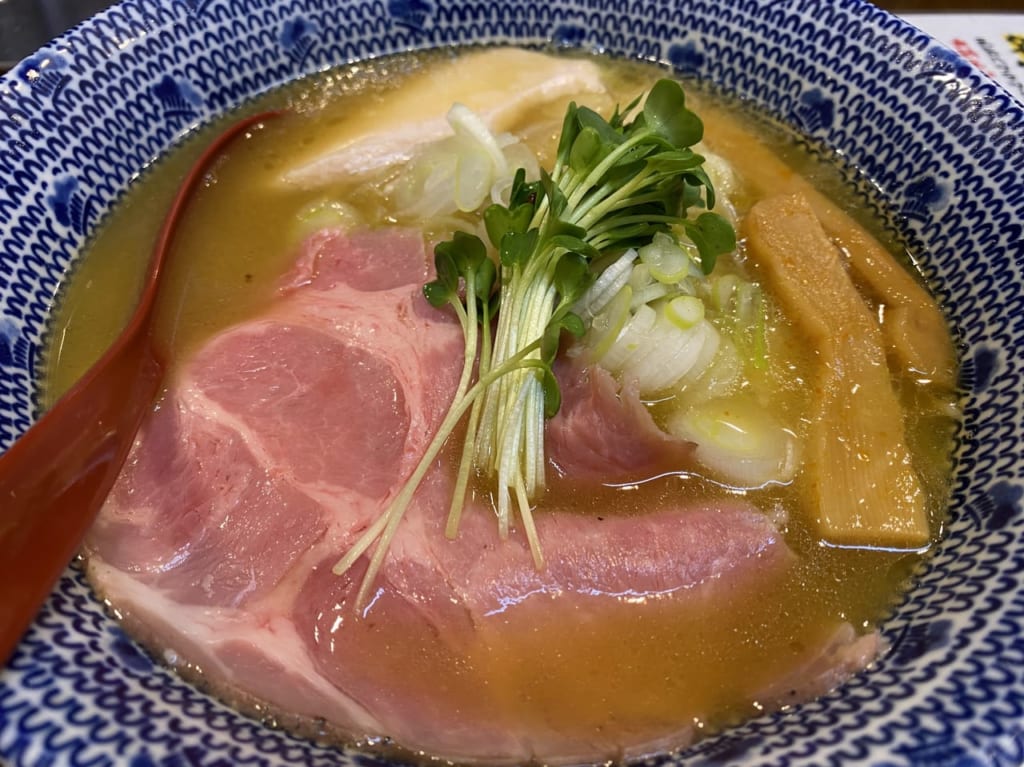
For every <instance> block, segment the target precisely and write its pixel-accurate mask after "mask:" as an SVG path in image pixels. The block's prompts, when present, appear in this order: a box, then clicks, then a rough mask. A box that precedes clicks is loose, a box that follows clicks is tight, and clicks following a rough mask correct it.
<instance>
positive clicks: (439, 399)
mask: <svg viewBox="0 0 1024 767" xmlns="http://www.w3.org/2000/svg"><path fill="white" fill-rule="evenodd" d="M367 254H376V257H374V258H368V257H367ZM427 274H428V269H427V256H426V253H425V249H424V247H423V243H422V240H421V238H420V237H419V236H418V235H416V234H414V233H410V232H408V231H402V230H380V231H377V232H370V233H364V234H359V235H344V234H339V233H324V234H321V235H317V236H315V237H313V238H312V239H311V240H310V241H309V243H308V244H307V248H306V250H305V252H304V254H303V256H302V257H301V258H300V259H299V261H298V264H297V266H296V269H295V271H294V272H293V273H292V274H291V275H289V277H288V279H287V280H286V282H287V285H286V287H285V289H284V291H283V296H282V298H281V300H280V301H279V302H278V303H277V304H276V305H275V306H273V307H272V308H270V309H269V310H268V311H267V312H266V313H265V314H264V315H262V316H260V317H259V318H256V319H253V320H251V321H249V322H245V323H242V324H240V325H238V326H236V327H234V328H231V329H229V330H227V331H225V332H222V333H220V334H219V335H217V336H216V337H214V338H213V339H211V340H210V341H209V342H208V343H207V344H206V345H205V346H204V347H203V348H201V349H200V350H199V351H198V352H197V353H196V355H195V356H194V357H193V358H192V359H191V360H190V361H188V362H187V363H185V364H183V365H182V366H181V367H180V368H179V370H178V371H177V372H176V374H175V376H174V379H173V381H172V382H171V385H170V387H169V390H168V393H167V395H166V397H165V399H164V401H163V402H162V403H161V405H160V407H159V409H158V411H157V412H156V413H155V415H154V416H153V417H152V418H151V419H150V420H149V422H148V423H147V424H146V426H145V427H144V429H143V430H142V432H141V433H140V437H139V440H138V443H137V445H136V447H135V449H134V450H133V453H132V456H131V458H130V460H129V462H128V464H127V466H126V469H125V472H124V474H123V475H122V477H121V478H120V480H119V482H118V484H117V486H116V487H115V489H114V492H113V493H112V495H111V498H110V500H109V502H108V504H107V505H106V507H105V508H104V509H103V511H102V513H101V515H100V518H99V521H98V523H97V525H96V527H95V528H94V530H93V531H92V534H91V535H90V537H89V541H88V549H89V553H90V561H89V569H90V572H91V575H92V577H93V579H94V581H95V582H96V583H97V585H98V587H99V589H100V590H101V591H102V592H103V593H104V594H105V595H106V597H107V598H108V599H109V600H110V601H111V602H112V603H113V604H114V605H115V606H116V608H117V609H118V610H119V611H120V612H121V613H122V614H124V615H125V616H126V619H127V620H128V622H129V623H130V624H131V625H133V626H135V627H137V628H139V630H140V631H141V632H142V633H143V634H144V635H146V636H147V637H148V639H149V641H150V642H151V643H152V644H153V645H154V646H157V647H160V648H163V649H164V650H165V654H166V656H167V657H168V658H170V659H172V660H173V661H174V662H176V663H177V664H179V665H182V666H186V665H187V666H188V667H192V668H195V667H198V668H200V669H202V671H203V674H204V676H205V679H206V681H207V683H208V684H209V685H210V686H211V687H212V688H214V689H216V690H219V691H220V692H222V693H223V694H225V695H227V696H229V697H236V698H237V697H240V698H241V699H242V700H245V701H249V702H257V703H258V704H259V705H260V706H262V709H261V710H263V711H267V710H268V709H269V710H270V711H272V712H275V713H277V714H281V713H284V714H287V716H283V717H282V720H283V721H288V719H289V716H290V717H295V718H297V719H299V720H303V721H306V722H321V723H326V725H325V726H326V727H327V728H328V729H334V730H336V731H339V732H342V733H347V734H349V735H353V736H356V737H359V736H375V737H380V736H385V737H389V738H392V739H394V741H395V742H397V743H398V744H399V745H401V746H404V747H406V748H409V749H412V750H421V751H424V752H427V753H429V754H431V755H435V756H441V757H448V758H452V759H457V760H461V761H466V760H471V761H475V760H483V761H492V762H513V761H514V762H522V761H526V760H538V761H544V762H590V761H600V760H603V759H607V758H615V757H621V756H623V755H640V754H644V753H648V752H651V751H655V750H662V749H665V748H671V747H675V746H681V745H685V744H686V743H687V742H689V740H690V739H691V737H692V732H691V729H690V728H691V724H692V721H693V717H694V716H696V715H699V714H701V713H703V712H701V711H694V712H690V714H692V715H680V716H679V717H677V718H672V719H671V720H670V721H665V720H662V719H658V718H655V719H653V720H652V721H646V720H644V721H639V720H638V721H631V720H629V719H628V717H627V718H625V719H624V720H621V721H620V720H613V721H604V720H602V721H604V724H603V725H602V726H600V727H597V728H596V729H595V728H594V727H582V726H580V725H578V724H566V723H565V721H562V720H557V719H550V718H548V717H545V716H542V715H537V714H536V713H534V712H533V709H532V708H531V707H530V706H524V704H523V698H522V695H523V694H525V693H524V691H522V690H520V689H519V688H518V687H517V686H516V685H517V682H516V679H517V678H518V677H519V676H520V675H521V673H520V672H521V671H525V670H526V669H525V668H523V669H520V668H519V667H517V666H515V665H513V666H512V667H509V666H508V661H506V660H505V659H504V657H503V656H502V654H501V653H500V652H499V653H497V657H491V656H489V655H488V653H487V652H486V651H487V648H489V647H491V648H493V647H496V646H497V647H502V646H514V645H515V644H516V643H517V642H525V643H529V642H531V641H536V637H535V636H534V633H535V632H537V631H541V632H542V633H541V634H540V636H541V637H542V638H544V639H543V640H542V644H543V645H547V644H550V642H551V641H554V642H556V643H557V641H558V640H557V637H558V635H559V632H569V635H570V636H573V637H577V636H578V637H583V638H586V637H588V636H591V635H592V634H593V633H594V632H597V634H598V636H599V637H600V635H601V634H600V632H602V631H603V630H604V628H603V627H605V626H606V625H611V624H608V621H609V620H612V619H616V620H619V621H622V620H627V621H630V622H632V623H635V622H636V621H637V620H640V619H641V617H642V616H644V615H647V616H652V615H653V616H655V617H657V615H658V614H660V612H661V611H665V610H668V611H675V613H682V614H685V615H686V616H687V618H688V620H689V621H690V624H691V625H695V626H700V625H702V622H703V620H704V619H705V617H710V616H713V615H716V614H718V613H720V612H721V611H723V610H725V609H727V608H728V607H729V606H730V605H734V604H742V603H743V600H744V599H746V600H757V599H761V598H762V595H763V594H764V593H765V592H766V590H767V589H770V588H772V587H773V586H774V585H776V584H777V583H778V582H779V580H780V579H782V578H784V577H785V576H786V574H787V572H788V571H789V569H790V568H791V566H792V564H793V563H794V562H795V557H794V555H793V553H792V552H791V551H790V550H789V549H788V547H787V546H786V544H785V542H784V540H783V539H782V536H781V534H780V533H779V531H778V530H777V529H776V527H775V525H774V524H773V523H772V522H771V520H770V519H769V518H768V517H767V516H766V515H764V514H763V513H761V512H760V511H759V510H757V509H755V508H753V507H752V506H750V505H749V504H748V503H746V502H745V501H742V500H719V501H714V502H709V501H692V500H687V499H685V498H679V499H678V500H675V501H674V502H672V503H669V504H667V505H665V506H664V507H662V508H659V509H657V510H655V511H653V512H651V513H648V514H645V515H640V516H603V517H602V516H585V515H579V514H572V513H568V512H565V511H559V510H558V509H549V510H546V511H545V512H544V513H539V514H538V515H537V527H538V533H539V535H540V537H541V539H542V542H543V545H544V546H545V554H546V559H547V563H548V564H547V568H546V569H545V570H543V571H537V570H536V569H535V568H534V565H533V561H532V558H531V556H530V553H529V550H528V547H527V545H526V542H525V540H524V539H523V537H522V535H521V534H520V533H518V532H515V531H514V532H513V535H512V536H511V538H510V539H509V540H507V541H505V542H501V541H499V540H498V539H497V536H496V523H495V521H494V519H493V515H492V513H491V511H490V510H489V508H488V507H486V506H484V505H481V504H480V503H479V502H477V501H471V503H470V507H469V508H468V509H467V512H466V514H465V515H464V517H463V525H462V529H461V532H460V535H459V537H458V539H457V540H455V541H449V540H447V539H445V538H444V536H443V525H444V522H445V517H446V515H447V509H448V498H449V493H450V483H451V478H450V472H449V471H447V470H445V468H444V466H443V465H439V466H437V467H435V470H434V471H432V472H430V473H429V474H428V476H427V479H426V481H425V483H424V485H423V487H422V488H421V490H420V492H419V493H418V494H417V496H416V500H415V502H414V504H413V506H412V507H411V509H410V511H409V512H408V514H407V517H406V519H405V520H404V522H403V524H402V525H401V526H400V528H399V532H398V535H397V537H396V539H395V541H394V543H393V545H392V547H391V549H390V553H389V555H388V556H387V558H386V559H385V563H384V566H383V568H382V570H381V573H380V577H379V579H378V581H377V582H376V585H375V590H374V591H373V595H372V598H371V600H370V604H369V606H368V608H367V609H366V610H365V611H364V612H362V613H360V612H358V611H357V610H355V608H354V606H353V604H352V600H353V598H354V593H355V590H356V588H357V587H358V579H359V577H360V575H361V573H362V572H363V571H364V569H365V566H366V563H365V561H364V560H361V561H359V562H358V563H357V564H356V566H355V567H354V568H353V570H351V571H349V572H348V573H347V574H346V575H344V576H341V577H338V576H335V575H334V574H333V573H332V572H331V566H332V565H333V564H334V562H335V561H336V560H337V558H338V557H339V556H340V554H341V553H342V552H344V551H345V549H346V547H347V546H348V545H349V544H351V543H352V542H353V540H354V539H355V538H356V537H357V535H358V534H359V532H360V531H361V530H362V529H364V528H365V526H366V525H367V524H368V523H369V522H370V521H371V520H372V519H373V518H375V517H376V515H378V514H379V513H380V512H381V511H382V509H383V508H384V506H385V505H386V503H387V501H388V500H389V499H390V498H391V497H393V495H394V494H395V493H396V492H397V490H398V487H399V486H400V484H401V482H402V481H403V479H404V478H405V477H406V476H408V474H409V473H410V471H411V470H412V466H413V464H414V463H415V462H416V460H417V457H418V455H419V454H420V453H421V452H422V451H423V449H424V445H425V443H426V440H428V439H429V437H430V436H431V435H432V433H433V430H434V429H436V428H437V425H438V423H439V422H440V420H441V418H442V417H443V413H444V411H445V410H446V408H447V405H448V399H449V398H450V397H451V393H452V391H453V390H454V387H455V385H456V380H457V378H458V372H459V371H458V367H459V361H460V360H461V357H462V355H461V343H462V338H461V332H460V330H459V328H458V325H457V323H455V322H454V320H452V319H449V318H448V316H447V315H446V314H445V313H442V312H438V311H436V310H434V309H432V308H430V307H429V306H428V305H427V304H426V302H425V301H424V300H423V298H422V296H421V292H420V285H421V283H422V281H423V279H425V278H426V276H427ZM566 389H567V393H569V392H571V391H572V390H573V387H569V386H567V387H566ZM567 407H568V408H569V410H572V411H575V410H576V409H577V407H576V406H574V405H573V403H572V402H571V400H570V401H568V402H567ZM581 423H584V424H586V423H587V420H586V419H585V418H584V419H582V420H581ZM590 437H591V434H590V433H589V432H588V431H586V429H585V428H584V430H583V431H582V432H581V433H579V434H577V436H576V438H570V439H568V440H567V445H568V446H570V447H571V446H572V445H573V444H580V443H583V442H585V441H586V440H587V439H589V438H590ZM618 459H619V462H620V463H621V461H622V460H623V459H622V457H621V456H620V457H618ZM587 460H588V462H591V463H592V461H593V453H592V451H591V452H590V453H589V454H588V458H587ZM645 611H646V612H645ZM675 613H673V614H675ZM545 632H547V633H545ZM546 637H551V640H550V641H549V640H548V639H546ZM588 641H589V640H588ZM833 644H834V642H833V641H832V640H831V639H829V641H828V642H827V643H826V645H822V644H821V642H820V641H815V640H813V638H812V639H811V640H810V641H808V642H807V645H806V653H805V656H806V657H804V658H803V659H802V660H801V659H800V658H795V659H794V661H793V662H791V663H790V664H789V665H788V666H787V665H782V666H780V667H779V668H778V673H779V675H780V678H781V679H784V680H785V682H784V684H785V686H786V689H787V690H788V691H791V692H790V693H789V694H788V697H787V698H786V702H793V695H792V691H794V690H795V691H796V697H797V698H802V697H809V696H811V695H814V694H818V693H820V692H823V691H824V689H823V688H822V686H821V684H822V679H828V680H829V681H830V682H832V681H835V680H836V679H838V678H841V677H843V676H845V675H847V674H848V673H849V672H850V671H852V670H853V669H852V668H851V667H850V665H849V664H846V663H845V662H844V664H841V665H838V666H835V667H834V669H833V673H832V675H831V676H829V675H828V674H827V673H826V672H827V671H828V670H829V669H827V668H826V669H824V670H823V669H822V668H821V666H822V664H821V663H820V662H818V660H817V659H820V658H828V657H830V653H834V650H835V648H833V646H832V645H833ZM847 646H850V647H852V648H854V650H856V652H857V653H861V654H862V655H864V656H865V662H866V660H867V659H868V658H869V657H870V653H869V652H868V653H865V652H863V651H862V650H861V649H859V648H861V647H862V646H863V644H862V640H855V639H854V638H853V637H852V636H851V637H849V638H848V641H844V642H843V643H841V647H847ZM851 652H852V651H851ZM854 654H856V653H854ZM840 655H841V653H840ZM847 655H850V653H847ZM566 662H568V660H567V661H566ZM826 665H827V664H826ZM571 667H572V666H570V668H571ZM801 668H808V669H810V670H811V671H810V673H811V677H809V678H806V679H801V678H800V676H801V672H800V669H801ZM684 671H685V669H680V673H682V672H684ZM509 680H511V681H509ZM569 681H572V682H573V683H574V684H579V680H575V681H573V680H562V682H559V681H558V680H557V679H556V680H554V681H553V682H551V683H549V686H551V685H553V686H554V687H555V688H557V687H558V686H560V685H561V684H563V683H564V682H569ZM770 689H771V687H770V685H768V686H766V685H765V682H764V679H759V680H753V679H752V680H751V682H750V689H749V690H748V694H749V696H750V697H751V699H752V700H753V699H754V698H755V697H756V696H757V695H759V694H761V693H762V692H764V691H765V690H770ZM641 702H642V701H641ZM585 703H586V705H587V706H590V705H592V704H593V703H594V701H585ZM597 703H601V702H600V701H597ZM601 705H608V706H611V710H612V711H615V701H614V700H612V701H607V702H605V703H601ZM602 710H603V709H602ZM559 711H560V712H563V713H564V711H565V709H559ZM569 713H570V714H571V713H572V712H571V711H570V712H569Z"/></svg>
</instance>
